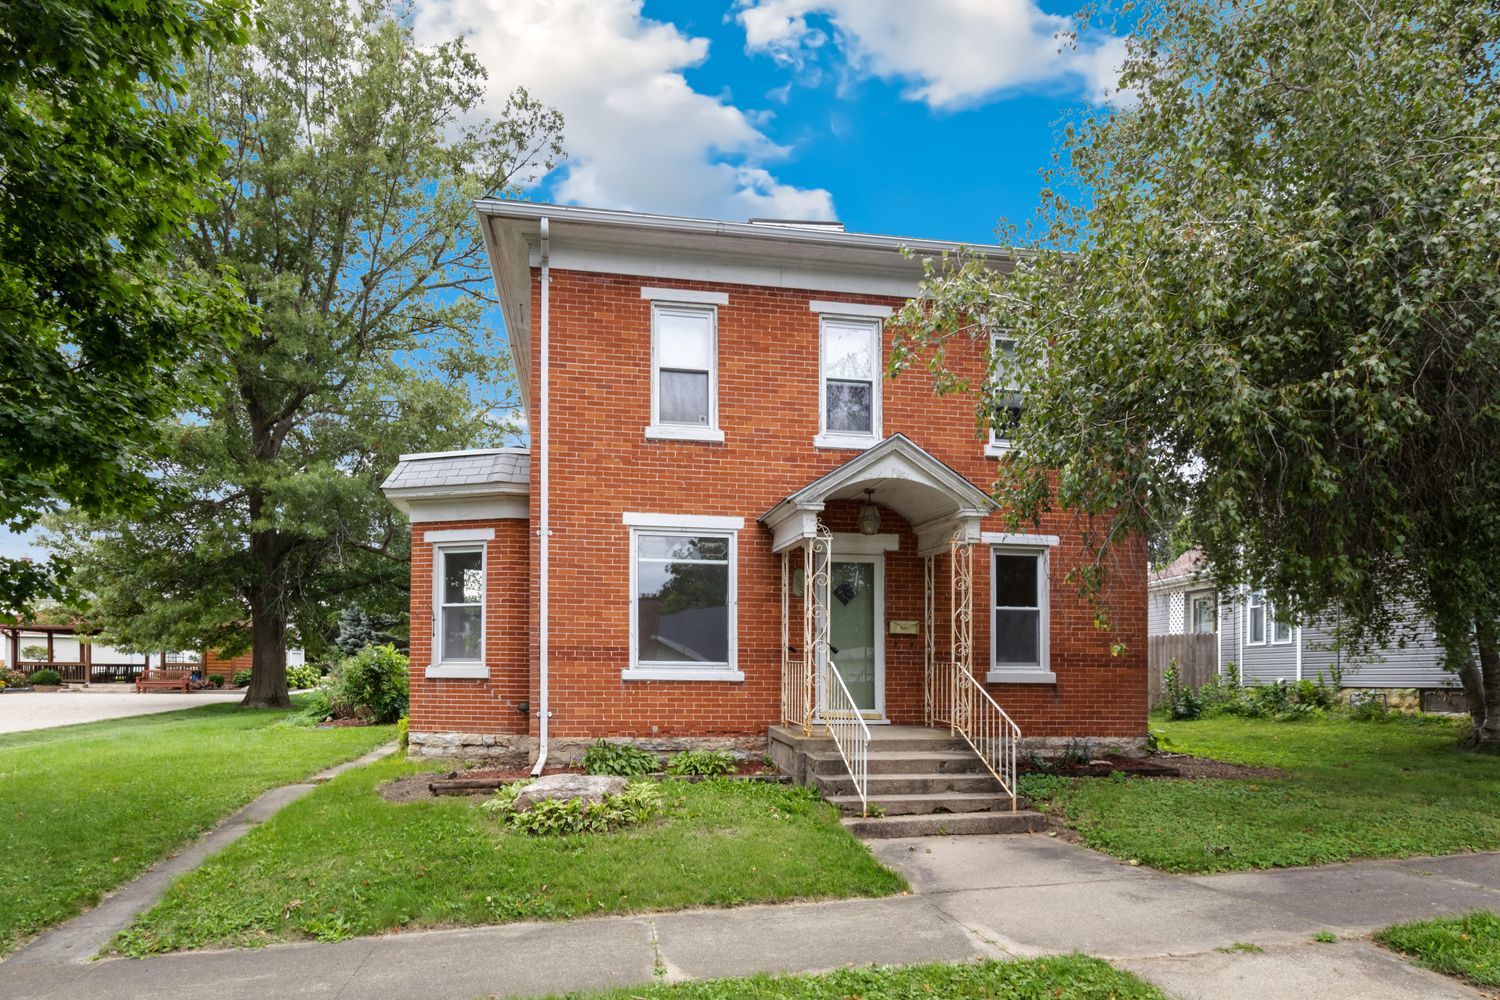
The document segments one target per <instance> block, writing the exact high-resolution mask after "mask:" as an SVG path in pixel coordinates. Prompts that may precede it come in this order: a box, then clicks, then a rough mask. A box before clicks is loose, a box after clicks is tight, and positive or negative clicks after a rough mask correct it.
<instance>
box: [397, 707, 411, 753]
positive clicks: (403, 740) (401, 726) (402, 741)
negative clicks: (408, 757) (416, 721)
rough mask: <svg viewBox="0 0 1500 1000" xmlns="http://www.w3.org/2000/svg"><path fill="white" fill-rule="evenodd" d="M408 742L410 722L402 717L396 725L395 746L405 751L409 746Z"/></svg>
mask: <svg viewBox="0 0 1500 1000" xmlns="http://www.w3.org/2000/svg"><path fill="white" fill-rule="evenodd" d="M410 742H411V720H410V719H408V718H407V717H406V716H404V715H403V716H401V718H400V720H398V721H397V723H396V745H397V746H399V747H400V748H401V749H402V750H405V749H406V747H407V744H409V743H410Z"/></svg>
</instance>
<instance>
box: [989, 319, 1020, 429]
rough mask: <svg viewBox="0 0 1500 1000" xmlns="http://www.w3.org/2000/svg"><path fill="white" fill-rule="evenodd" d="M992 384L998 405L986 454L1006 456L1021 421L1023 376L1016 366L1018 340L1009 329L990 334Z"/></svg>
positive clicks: (993, 413) (991, 415)
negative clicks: (1021, 376)
mask: <svg viewBox="0 0 1500 1000" xmlns="http://www.w3.org/2000/svg"><path fill="white" fill-rule="evenodd" d="M989 363H990V370H989V378H990V384H991V386H993V389H992V391H993V392H994V393H995V400H996V403H997V408H996V410H995V411H994V412H992V413H991V414H990V439H989V442H988V443H987V444H986V445H985V449H984V451H985V454H986V455H1003V454H1005V453H1006V452H1007V451H1009V450H1010V444H1011V435H1012V433H1014V431H1015V428H1016V427H1017V426H1018V425H1019V424H1020V423H1021V406H1022V403H1023V399H1024V397H1023V396H1022V393H1021V378H1020V372H1019V369H1018V368H1017V366H1016V341H1015V338H1014V337H1012V336H1011V334H1010V331H1009V330H994V331H991V333H990V357H989Z"/></svg>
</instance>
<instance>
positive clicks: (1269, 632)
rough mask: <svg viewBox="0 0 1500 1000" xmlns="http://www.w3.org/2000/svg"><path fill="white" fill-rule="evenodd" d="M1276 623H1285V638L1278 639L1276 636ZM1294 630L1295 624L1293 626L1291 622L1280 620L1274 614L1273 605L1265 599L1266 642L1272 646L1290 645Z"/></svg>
mask: <svg viewBox="0 0 1500 1000" xmlns="http://www.w3.org/2000/svg"><path fill="white" fill-rule="evenodd" d="M1278 624H1285V625H1286V638H1285V639H1278V638H1276V626H1277V625H1278ZM1295 630H1296V626H1294V625H1293V624H1292V623H1291V622H1284V623H1283V622H1282V621H1281V619H1280V618H1279V617H1278V616H1277V615H1276V609H1275V607H1274V606H1272V604H1271V602H1270V601H1267V602H1266V642H1267V644H1269V645H1272V646H1290V645H1291V644H1292V633H1293V632H1294V631H1295Z"/></svg>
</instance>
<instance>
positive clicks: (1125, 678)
mask: <svg viewBox="0 0 1500 1000" xmlns="http://www.w3.org/2000/svg"><path fill="white" fill-rule="evenodd" d="M479 214H480V223H481V226H482V227H483V231H484V238H485V241H486V244H487V247H488V251H489V256H490V260H491V264H492V267H493V270H494V275H495V280H496V283H497V285H498V289H499V293H500V299H501V303H502V307H503V309H504V315H505V320H506V326H507V329H508V332H509V337H510V342H511V348H512V352H513V354H514V358H515V364H516V370H517V372H518V374H519V377H520V383H521V388H522V396H523V400H524V405H525V407H526V414H527V417H528V419H529V422H530V428H531V440H532V445H531V447H530V449H506V450H496V451H475V452H462V453H450V454H437V455H409V456H405V457H404V458H403V460H402V462H401V464H400V465H399V466H398V468H397V469H396V470H395V471H394V472H393V473H392V475H391V477H390V479H389V480H387V482H386V484H385V488H386V492H387V494H388V496H389V497H390V498H391V500H392V501H393V502H394V503H395V504H397V505H398V506H399V507H400V508H401V509H402V510H403V511H405V512H406V513H407V514H408V515H409V516H410V518H411V522H412V533H413V538H412V570H411V593H412V604H411V621H412V628H411V656H412V682H411V723H410V726H411V745H412V752H413V753H416V754H451V755H456V756H466V757H478V756H497V757H498V756H505V755H512V756H515V757H521V756H525V757H527V758H529V759H535V757H536V756H537V755H538V753H539V752H540V753H546V754H550V755H551V756H552V757H553V759H556V758H557V757H558V756H560V755H561V756H568V755H571V754H573V753H575V752H576V751H577V749H578V748H579V747H580V746H581V745H582V744H584V743H586V742H587V741H590V740H592V739H594V738H596V737H600V736H611V737H629V738H633V739H638V740H641V741H643V742H646V743H648V745H657V746H660V747H663V748H666V747H674V746H685V745H692V744H695V743H702V742H712V743H730V744H733V745H737V746H742V747H746V748H751V747H761V746H764V745H765V741H766V737H767V731H768V728H770V727H772V726H786V727H788V728H789V729H792V730H796V729H797V728H799V727H800V728H802V729H803V730H804V731H810V730H812V729H814V728H817V727H818V726H820V725H821V724H822V723H823V722H825V721H829V720H832V721H834V722H836V725H835V728H836V729H837V728H839V727H840V726H842V727H846V728H847V729H848V730H849V731H848V732H847V733H844V734H843V737H844V738H843V739H842V741H841V743H840V747H841V749H842V748H843V747H845V745H846V744H847V745H848V746H851V747H854V750H851V751H850V752H851V753H856V752H857V750H858V744H859V743H860V741H862V740H867V739H868V738H869V734H870V733H875V734H876V735H875V737H874V738H877V739H878V738H879V730H880V728H881V727H882V726H892V725H894V726H903V725H904V726H920V725H924V724H935V725H938V726H941V727H942V728H943V729H944V730H948V729H950V728H957V729H962V728H963V727H965V726H969V727H971V728H973V727H978V728H976V729H975V731H974V733H973V738H972V739H971V740H970V742H971V743H973V744H975V745H976V748H979V749H980V750H981V753H983V752H986V751H985V749H984V747H985V746H989V747H990V748H991V749H992V750H993V748H994V747H997V746H1000V745H1001V743H1006V741H1007V740H1008V739H1009V737H1010V736H1014V735H1016V733H1017V731H1018V733H1019V736H1020V737H1021V745H1022V746H1023V747H1024V746H1028V745H1040V746H1047V745H1058V744H1060V743H1062V742H1066V741H1068V740H1071V739H1073V738H1076V737H1085V738H1088V739H1089V740H1090V741H1091V742H1093V743H1094V744H1095V745H1096V746H1100V745H1104V746H1121V747H1123V746H1135V745H1138V744H1139V743H1140V742H1141V740H1142V739H1143V737H1144V736H1145V735H1146V670H1145V654H1146V566H1145V554H1144V550H1142V551H1141V552H1139V553H1138V556H1139V558H1135V559H1131V560H1130V561H1129V562H1130V566H1129V567H1127V569H1126V570H1125V571H1123V572H1117V573H1115V574H1113V579H1112V582H1111V584H1110V587H1111V588H1112V589H1111V592H1110V593H1109V594H1108V595H1107V598H1108V600H1109V601H1110V604H1111V606H1112V608H1113V609H1114V611H1115V624H1116V626H1117V628H1116V630H1115V631H1114V632H1112V633H1105V632H1101V631H1098V630H1097V629H1096V628H1095V627H1094V625H1093V624H1092V615H1091V612H1090V609H1089V608H1088V606H1087V605H1086V603H1085V602H1084V601H1082V600H1081V599H1080V598H1078V597H1077V596H1076V594H1075V593H1074V592H1073V588H1072V587H1071V586H1070V585H1069V584H1067V583H1066V582H1065V581H1064V578H1065V576H1066V574H1067V573H1068V571H1069V570H1070V569H1071V568H1072V567H1073V566H1074V565H1075V564H1076V563H1077V562H1078V560H1079V559H1081V558H1083V548H1082V544H1081V540H1080V537H1079V535H1078V533H1077V530H1076V528H1075V527H1074V526H1073V525H1072V522H1071V519H1070V516H1069V515H1068V514H1067V513H1066V512H1058V513H1055V514H1052V515H1050V516H1049V517H1048V519H1047V521H1046V522H1045V523H1044V524H1042V525H1040V526H1039V527H1038V528H1036V529H1035V530H1034V531H1033V532H1031V533H1027V534H1011V533H1007V531H1006V528H1005V525H1004V523H1003V522H1004V519H1003V518H1002V517H1001V515H1000V514H999V513H997V511H996V510H995V507H994V505H993V503H992V502H991V501H990V500H989V498H988V496H987V492H986V490H987V487H988V486H989V485H990V483H991V482H992V480H993V478H994V471H995V469H996V467H997V463H999V462H1003V461H1005V451H1006V441H1005V433H1004V431H1005V429H1004V428H998V429H996V430H993V431H987V432H981V431H979V430H976V427H975V417H974V412H975V408H974V400H973V399H972V397H968V396H963V395H954V396H950V397H946V398H937V397H935V395H934V393H933V390H932V386H931V383H930V381H929V380H928V379H927V378H926V377H925V376H924V375H923V374H921V373H914V374H912V375H909V376H906V377H903V378H899V379H894V380H893V379H890V378H887V377H886V376H885V374H884V370H885V362H886V361H887V360H888V358H889V352H890V349H891V331H890V330H889V329H888V326H887V323H886V322H885V321H886V318H887V317H889V316H890V315H891V313H892V311H893V310H895V309H897V308H899V306H900V305H901V304H902V302H903V301H904V300H905V299H906V298H907V297H909V296H910V295H912V294H913V293H915V291H916V289H917V282H918V279H919V277H920V275H921V263H920V260H918V259H908V258H906V257H905V256H903V254H902V253H901V252H900V248H901V247H903V246H907V247H911V248H913V249H914V250H915V251H916V253H917V254H918V255H919V256H920V255H936V254H940V253H942V252H944V251H951V250H954V249H956V247H955V246H954V245H952V244H947V243H940V242H936V241H931V240H912V239H896V238H892V237H885V236H869V235H862V234H854V233H848V232H844V231H843V229H842V227H839V226H837V225H827V224H804V223H765V222H760V221H756V222H750V223H728V222H717V221H710V220H699V219H685V218H673V217H664V216H653V215H642V214H638V213H632V212H613V211H599V210H593V209H584V208H576V207H562V206H554V205H539V204H529V203H522V202H510V201H485V202H482V203H481V204H480V205H479ZM981 249H983V250H984V252H985V253H987V254H988V256H989V258H990V259H991V261H992V262H993V264H994V266H996V267H1002V268H1003V267H1005V266H1007V255H1006V251H1005V250H1003V249H1002V248H999V247H991V248H981ZM1005 346H1006V345H1005V341H1004V338H1003V337H1001V336H997V337H996V338H995V340H994V342H993V344H992V345H982V344H977V343H976V344H972V345H969V344H967V342H966V343H965V344H964V345H959V346H958V348H957V350H958V354H957V356H956V357H955V358H954V359H953V361H954V363H956V364H957V365H959V366H960V367H962V368H963V369H964V370H965V372H966V373H967V374H968V375H969V376H970V377H971V379H973V380H974V381H979V380H982V379H983V378H984V377H985V372H986V370H987V351H989V350H991V349H995V350H1000V351H1002V352H1003V351H1004V350H1005ZM1014 399H1015V405H1016V407H1019V406H1020V405H1021V403H1022V399H1021V396H1020V395H1019V394H1016V395H1015V396H1014ZM1111 642H1119V643H1123V645H1124V649H1125V652H1124V653H1123V655H1112V653H1111V649H1110V644H1111ZM995 710H999V715H996V714H995ZM1001 716H1005V717H1006V718H1005V719H1003V720H1002V721H1000V722H996V721H995V720H998V719H1000V717H1001ZM981 717H983V718H988V719H990V720H991V721H990V722H988V723H985V722H983V721H982V719H981ZM984 725H990V726H992V727H994V728H995V732H994V733H990V734H988V735H986V733H985V732H983V731H981V730H982V729H983V726H984ZM1007 734H1009V736H1007ZM986 740H988V741H989V742H988V744H986V742H985V741H986ZM999 752H1000V753H1001V754H1002V756H1003V755H1004V754H1010V755H1011V756H1012V757H1013V755H1014V753H1015V744H1014V742H1013V741H1010V742H1008V743H1007V746H1006V748H1005V749H1003V750H1002V751H999ZM854 766H855V765H854V764H852V763H851V765H850V767H851V768H853V767H854ZM997 773H998V772H997Z"/></svg>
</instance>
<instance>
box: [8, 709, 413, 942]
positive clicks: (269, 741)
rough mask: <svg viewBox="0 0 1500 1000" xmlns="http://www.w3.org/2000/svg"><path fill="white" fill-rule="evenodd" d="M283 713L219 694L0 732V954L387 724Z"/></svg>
mask: <svg viewBox="0 0 1500 1000" xmlns="http://www.w3.org/2000/svg"><path fill="white" fill-rule="evenodd" d="M6 697H8V698H9V697H15V698H25V697H29V696H28V695H7V696H6ZM78 697H87V696H86V695H78ZM285 716H286V713H284V712H259V711H249V710H246V709H241V708H239V707H238V706H235V705H222V704H221V705H207V706H203V707H200V708H195V709H189V710H186V711H182V712H167V713H163V714H160V715H146V716H138V717H136V718H132V719H119V720H114V721H110V722H95V723H89V724H87V725H81V726H67V727H63V728H60V729H45V730H41V731H38V732H30V733H15V734H13V735H0V857H3V858H4V859H5V862H4V864H0V954H4V953H6V952H8V951H10V950H12V949H13V948H15V946H16V944H17V942H18V941H19V940H20V939H22V938H24V937H26V936H28V935H31V934H34V933H35V932H37V931H39V930H41V929H43V928H44V927H47V926H49V925H51V924H54V923H57V922H59V921H61V920H64V919H66V918H67V917H70V916H72V915H73V914H75V913H77V912H78V911H79V910H82V909H84V908H85V907H87V906H91V905H93V904H94V903H96V902H98V900H99V897H100V896H101V895H102V894H103V893H104V892H106V891H108V890H110V889H112V888H114V887H115V886H117V885H120V884H121V883H123V882H125V881H127V880H129V879H130V878H131V877H133V876H134V875H136V874H137V873H139V872H140V871H141V870H143V869H144V868H146V867H147V866H148V865H150V864H151V862H153V861H155V860H156V859H157V858H159V857H161V856H162V855H164V854H167V853H169V852H171V851H172V850H173V849H175V848H178V847H180V846H182V845H183V844H185V843H186V842H188V841H190V840H192V839H193V838H194V837H195V836H197V835H198V834H200V833H202V832H203V831H204V830H206V829H208V828H209V827H211V826H213V824H214V823H215V822H216V821H218V820H219V819H221V818H223V817H224V816H226V815H228V814H229V813H231V812H233V811H234V810H235V809H237V808H238V807H240V806H242V805H244V804H245V803H246V802H249V801H250V800H251V799H252V798H254V797H255V796H256V795H258V794H259V793H260V792H263V791H265V790H266V789H268V788H272V787H275V786H277V785H283V784H287V783H288V782H291V781H295V780H297V779H299V778H302V777H305V776H307V775H308V774H311V773H313V772H315V771H318V770H320V769H322V768H324V767H327V766H328V765H330V764H335V763H338V762H339V761H343V760H348V759H349V758H351V757H356V756H358V755H359V754H361V753H364V752H365V751H366V750H369V749H370V748H372V747H374V746H376V745H378V744H380V743H382V742H385V741H387V740H389V739H390V738H391V734H392V727H390V726H381V727H370V728H349V729H330V730H315V729H298V728H292V727H290V726H287V725H284V724H281V723H282V720H283V719H284V718H285Z"/></svg>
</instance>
